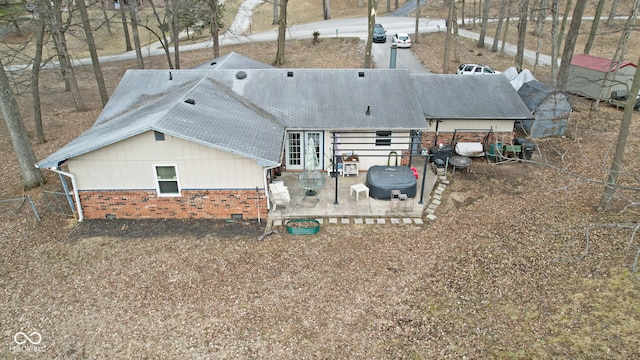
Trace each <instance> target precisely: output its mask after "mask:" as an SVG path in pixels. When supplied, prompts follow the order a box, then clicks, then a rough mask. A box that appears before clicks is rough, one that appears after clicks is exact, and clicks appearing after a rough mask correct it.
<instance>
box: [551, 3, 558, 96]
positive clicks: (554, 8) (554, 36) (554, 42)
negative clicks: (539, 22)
mask: <svg viewBox="0 0 640 360" xmlns="http://www.w3.org/2000/svg"><path fill="white" fill-rule="evenodd" d="M558 2H559V0H553V3H552V4H551V17H552V20H551V86H552V87H555V86H556V84H557V82H558V52H559V49H560V41H559V40H558V36H559V34H558V25H559V24H558V20H559V16H558V6H559V4H558Z"/></svg>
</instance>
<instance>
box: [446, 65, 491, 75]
mask: <svg viewBox="0 0 640 360" xmlns="http://www.w3.org/2000/svg"><path fill="white" fill-rule="evenodd" d="M456 73H457V74H459V75H488V74H500V71H495V70H493V69H492V68H490V67H488V66H486V65H482V64H462V65H460V66H459V67H458V70H457V71H456Z"/></svg>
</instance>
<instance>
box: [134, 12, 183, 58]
mask: <svg viewBox="0 0 640 360" xmlns="http://www.w3.org/2000/svg"><path fill="white" fill-rule="evenodd" d="M149 4H151V11H152V12H153V15H154V16H155V18H156V21H157V26H158V29H159V30H160V34H158V33H157V32H156V31H155V29H152V28H151V27H150V26H148V25H142V26H144V28H146V29H147V30H149V32H150V33H152V34H153V35H155V36H156V38H157V39H158V41H159V42H160V46H162V49H163V50H164V55H165V57H166V58H167V65H168V66H169V69H173V68H174V67H173V62H172V61H171V52H170V51H169V39H168V38H167V30H168V29H169V28H171V29H174V28H175V27H176V26H177V24H175V23H174V22H173V19H172V21H171V22H169V23H167V21H166V16H167V12H170V13H171V14H173V13H175V11H174V10H175V9H173V8H172V5H171V4H169V3H168V1H166V0H165V9H166V11H165V17H164V19H160V14H159V13H158V10H157V9H156V6H155V4H154V3H153V1H149ZM178 32H180V31H179V30H178ZM172 36H173V35H172Z"/></svg>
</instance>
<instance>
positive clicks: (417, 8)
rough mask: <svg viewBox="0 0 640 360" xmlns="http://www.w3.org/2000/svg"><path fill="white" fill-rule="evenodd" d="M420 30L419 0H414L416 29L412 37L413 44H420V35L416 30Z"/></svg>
mask: <svg viewBox="0 0 640 360" xmlns="http://www.w3.org/2000/svg"><path fill="white" fill-rule="evenodd" d="M419 28H420V0H416V29H415V33H414V35H413V42H414V43H416V44H419V43H420V33H419V32H418V29H419Z"/></svg>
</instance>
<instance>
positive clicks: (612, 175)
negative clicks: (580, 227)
mask: <svg viewBox="0 0 640 360" xmlns="http://www.w3.org/2000/svg"><path fill="white" fill-rule="evenodd" d="M638 63H640V59H638ZM639 91H640V71H636V74H635V76H634V77H633V82H632V84H631V91H630V92H629V94H637V93H638V92H639ZM635 103H636V99H635V96H629V97H628V98H627V103H626V104H625V107H624V113H623V114H622V122H621V123H620V130H619V131H618V141H617V142H616V148H615V152H614V154H613V160H612V161H611V169H610V170H609V176H608V179H607V181H606V183H605V186H604V191H603V193H602V198H601V199H600V203H599V204H598V209H599V210H607V209H609V208H610V206H611V201H612V200H613V198H614V196H615V195H616V190H617V188H618V177H619V175H620V174H621V172H622V171H623V167H624V166H623V164H624V150H625V148H626V146H627V136H628V135H629V129H630V127H631V121H632V119H633V113H634V110H633V107H634V105H635Z"/></svg>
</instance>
